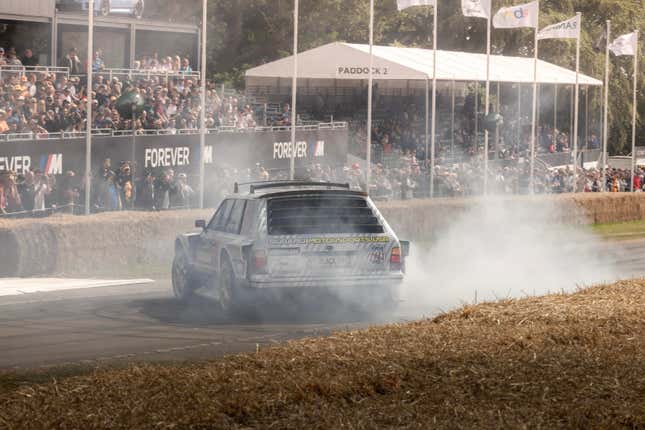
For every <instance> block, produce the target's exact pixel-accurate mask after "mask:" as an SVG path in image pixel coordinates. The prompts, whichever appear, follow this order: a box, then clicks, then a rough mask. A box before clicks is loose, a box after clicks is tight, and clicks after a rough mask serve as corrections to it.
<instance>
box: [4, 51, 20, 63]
mask: <svg viewBox="0 0 645 430" xmlns="http://www.w3.org/2000/svg"><path fill="white" fill-rule="evenodd" d="M7 65H8V66H22V62H21V61H20V59H19V58H18V56H17V55H16V49H15V48H9V51H8V52H7Z"/></svg>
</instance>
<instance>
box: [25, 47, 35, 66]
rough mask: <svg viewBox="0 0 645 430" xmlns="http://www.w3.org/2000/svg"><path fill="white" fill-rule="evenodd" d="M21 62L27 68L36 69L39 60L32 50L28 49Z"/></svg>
mask: <svg viewBox="0 0 645 430" xmlns="http://www.w3.org/2000/svg"><path fill="white" fill-rule="evenodd" d="M21 62H22V65H23V66H25V67H34V66H37V65H38V58H36V57H35V56H34V53H33V51H32V50H31V49H29V48H27V49H25V52H24V54H23V55H22V59H21Z"/></svg>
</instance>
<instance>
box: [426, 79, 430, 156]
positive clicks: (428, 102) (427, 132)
mask: <svg viewBox="0 0 645 430" xmlns="http://www.w3.org/2000/svg"><path fill="white" fill-rule="evenodd" d="M428 81H429V79H428V78H426V91H425V114H426V115H425V116H426V118H425V131H426V151H425V165H426V166H427V165H428V143H429V142H430V134H429V131H428V127H429V124H430V121H429V116H430V88H429V86H430V84H429V83H428Z"/></svg>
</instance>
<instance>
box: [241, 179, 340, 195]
mask: <svg viewBox="0 0 645 430" xmlns="http://www.w3.org/2000/svg"><path fill="white" fill-rule="evenodd" d="M240 185H250V187H249V193H251V194H254V193H255V191H256V190H264V189H267V188H280V187H327V188H332V187H334V188H345V189H348V190H349V184H348V183H339V182H320V181H301V180H294V181H287V180H285V181H257V182H245V183H239V184H238V183H237V182H236V183H235V185H234V186H233V192H234V193H236V194H237V193H239V192H240Z"/></svg>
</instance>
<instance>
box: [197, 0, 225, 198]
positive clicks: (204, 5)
mask: <svg viewBox="0 0 645 430" xmlns="http://www.w3.org/2000/svg"><path fill="white" fill-rule="evenodd" d="M207 13H208V1H207V0H204V1H203V3H202V46H201V48H202V52H201V56H202V58H201V60H200V61H201V78H202V82H201V94H200V96H201V97H200V98H201V104H202V109H201V113H200V115H199V116H200V119H199V120H200V122H201V127H200V128H199V207H200V209H204V193H205V191H206V190H204V174H205V164H204V154H205V152H206V151H205V148H206V30H207V23H206V22H207ZM222 96H223V94H222Z"/></svg>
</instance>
